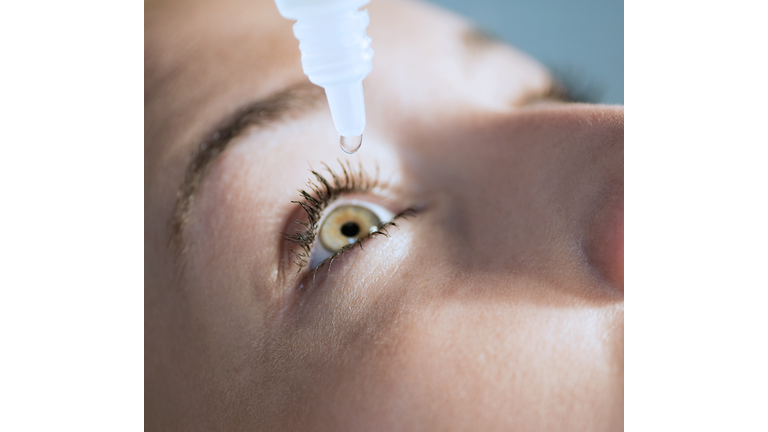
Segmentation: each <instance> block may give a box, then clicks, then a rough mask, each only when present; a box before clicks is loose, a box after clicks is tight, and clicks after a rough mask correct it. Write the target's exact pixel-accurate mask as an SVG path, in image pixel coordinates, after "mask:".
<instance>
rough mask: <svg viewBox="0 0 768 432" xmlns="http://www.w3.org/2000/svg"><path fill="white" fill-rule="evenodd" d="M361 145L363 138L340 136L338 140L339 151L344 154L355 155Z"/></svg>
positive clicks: (360, 136) (359, 136)
mask: <svg viewBox="0 0 768 432" xmlns="http://www.w3.org/2000/svg"><path fill="white" fill-rule="evenodd" d="M362 144H363V136H362V135H358V136H349V137H345V136H342V137H341V138H339V145H340V146H341V150H342V151H344V153H346V154H355V153H357V151H358V150H360V145H362Z"/></svg>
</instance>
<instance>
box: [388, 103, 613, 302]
mask: <svg viewBox="0 0 768 432" xmlns="http://www.w3.org/2000/svg"><path fill="white" fill-rule="evenodd" d="M623 120H624V111H623V107H615V106H594V105H558V106H547V107H541V108H530V109H523V110H519V111H516V112H514V113H511V114H510V113H506V114H488V115H483V116H476V117H474V118H466V119H462V120H458V121H456V122H454V123H453V124H452V125H451V127H450V128H444V127H443V128H440V127H425V128H423V129H422V130H420V131H419V133H417V134H414V135H413V136H411V137H410V138H409V140H408V142H407V143H406V145H404V147H403V160H404V161H405V163H406V167H407V170H408V175H409V176H413V179H414V180H413V181H414V182H416V183H418V184H420V185H422V186H423V188H424V196H426V197H429V198H428V199H427V201H428V203H429V204H428V205H427V207H428V208H429V209H430V210H429V213H430V215H429V217H430V218H434V220H433V221H432V223H435V224H439V225H440V226H441V227H442V228H443V229H444V230H445V232H447V233H450V235H449V236H445V238H444V240H443V244H441V247H442V248H446V249H448V250H450V251H452V252H451V253H452V254H455V255H457V256H461V261H462V262H463V263H464V265H465V266H466V267H465V268H472V269H475V270H482V271H485V272H516V273H520V272H523V273H526V272H527V273H538V274H539V275H541V276H542V277H548V278H551V277H553V275H555V277H557V275H561V276H563V277H565V275H573V274H574V273H578V274H582V275H587V276H588V277H594V278H596V279H599V280H600V281H601V282H604V283H606V284H609V285H613V286H615V287H618V288H622V287H623V253H622V254H621V259H620V260H619V259H618V257H617V256H616V255H617V254H618V252H619V251H623V177H624V170H623V145H624V132H623V123H624V121H623ZM617 221H622V222H621V233H620V234H619V233H618V228H617V223H618V222H617ZM619 241H620V244H619ZM609 243H610V244H609ZM619 266H620V267H621V271H620V272H619V269H618V267H619ZM619 279H621V280H619ZM619 285H620V286H619Z"/></svg>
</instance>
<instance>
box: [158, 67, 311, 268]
mask: <svg viewBox="0 0 768 432" xmlns="http://www.w3.org/2000/svg"><path fill="white" fill-rule="evenodd" d="M324 100H325V92H324V90H323V88H322V87H318V86H316V85H314V84H311V83H309V82H302V83H299V84H294V85H291V86H289V87H286V88H284V89H282V90H280V91H278V92H276V93H273V94H272V95H270V96H267V97H266V98H264V99H261V100H257V101H255V102H250V103H248V104H246V105H245V106H242V107H240V108H239V109H237V110H236V111H235V112H234V113H233V114H230V115H229V116H227V117H225V118H224V119H223V120H221V121H220V122H219V123H218V125H219V126H218V127H214V128H212V129H213V131H212V132H209V133H207V134H206V135H204V136H203V137H201V138H200V139H198V142H200V144H199V145H198V146H197V148H196V150H195V151H194V153H193V154H192V157H191V158H190V163H189V164H188V165H187V168H186V174H185V176H184V181H183V183H182V184H181V187H180V188H179V190H178V192H177V193H176V204H175V205H174V209H173V215H172V216H171V222H170V223H171V235H170V237H169V239H168V245H169V247H170V248H171V249H172V251H173V252H174V257H175V258H177V259H178V257H179V256H180V255H182V254H183V253H184V246H183V244H184V242H183V232H184V228H185V227H186V225H187V224H188V223H189V209H190V208H191V206H192V202H193V201H194V198H195V193H196V192H197V190H198V189H199V188H200V184H201V183H202V181H203V179H204V178H205V176H206V174H207V173H208V170H209V168H210V166H211V164H212V163H213V162H214V161H215V160H217V159H218V157H219V156H220V155H221V154H222V153H223V152H224V150H226V148H227V146H228V145H229V144H230V143H231V142H232V141H233V140H234V139H235V138H237V137H239V136H241V135H242V134H243V133H244V132H246V131H248V130H252V128H253V127H259V128H264V127H267V126H268V125H273V124H275V123H278V122H281V121H284V120H287V119H291V118H293V119H295V118H297V117H298V116H300V115H302V114H305V113H307V112H309V111H311V110H314V109H317V108H319V107H320V106H321V102H322V101H324Z"/></svg>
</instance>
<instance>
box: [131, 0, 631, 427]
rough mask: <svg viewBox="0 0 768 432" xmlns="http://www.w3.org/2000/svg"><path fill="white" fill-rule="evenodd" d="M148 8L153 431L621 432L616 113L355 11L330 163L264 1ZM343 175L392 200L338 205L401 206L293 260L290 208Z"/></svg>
mask: <svg viewBox="0 0 768 432" xmlns="http://www.w3.org/2000/svg"><path fill="white" fill-rule="evenodd" d="M145 9H146V11H145V89H146V96H145V401H146V402H145V416H146V421H145V423H146V426H147V429H148V430H185V431H188V430H392V429H404V430H469V429H471V430H537V431H539V430H557V431H560V430H591V431H594V430H617V429H621V428H622V424H623V322H624V318H623V252H622V251H623V240H622V239H623V108H622V107H617V106H595V105H585V104H572V103H562V102H557V101H552V100H549V99H550V98H548V97H547V94H549V93H548V91H547V89H548V88H550V84H551V79H550V77H549V74H548V73H547V71H546V70H545V69H544V68H542V67H541V66H540V65H539V64H537V63H536V62H534V61H533V60H531V59H530V58H528V57H526V56H525V55H523V54H521V53H520V52H518V51H516V50H514V49H513V48H511V47H507V46H503V45H500V44H497V43H494V42H490V41H488V40H486V39H483V38H482V37H479V36H477V34H476V33H475V32H473V31H472V30H471V27H470V26H469V25H468V24H467V23H466V22H465V21H463V20H462V19H460V18H458V17H455V16H453V15H450V14H448V13H446V12H443V11H441V10H438V9H436V8H434V7H432V6H429V5H426V4H421V3H411V2H402V1H383V0H374V1H373V3H371V4H370V5H369V7H368V9H369V13H370V17H371V24H370V27H369V28H368V34H369V35H370V36H371V38H372V39H373V44H372V47H373V48H374V49H375V51H376V54H375V56H374V59H373V62H374V68H373V72H371V74H370V75H369V76H368V77H367V78H366V79H365V81H364V88H365V98H366V110H367V115H368V126H367V128H366V131H365V134H364V141H363V147H362V149H361V150H360V152H359V153H358V154H356V155H354V156H347V155H345V154H343V153H342V152H341V150H340V149H339V147H338V136H337V135H336V131H335V130H334V128H333V123H332V121H331V117H330V112H329V110H328V108H327V104H325V102H324V101H323V99H322V97H323V94H322V91H319V92H318V91H317V89H314V88H313V87H312V86H311V85H309V84H308V81H307V78H306V77H305V76H304V75H303V73H302V70H301V64H300V53H299V50H298V42H297V41H296V40H295V39H294V37H293V34H292V31H291V25H292V22H290V21H288V20H285V19H283V18H282V17H280V16H279V15H278V13H277V10H276V7H275V5H274V3H273V2H272V1H271V0H267V1H257V0H247V1H246V0H243V1H240V0H226V1H158V2H150V3H148V4H146V6H145ZM286 89H288V90H286ZM254 104H255V105H254ZM244 106H250V107H252V110H251V111H250V114H249V115H246V116H245V119H244V120H243V119H241V121H240V123H238V122H237V121H236V120H233V119H235V118H237V116H238V113H240V114H242V113H243V112H246V113H248V111H243V109H242V107H244ZM245 126H248V127H245ZM216 131H218V135H215V134H216ZM233 131H235V132H237V134H235V133H234V132H233ZM230 138H231V139H230ZM202 143H204V144H203V145H201V144H202ZM337 159H339V160H341V161H342V162H343V163H346V161H350V162H351V164H352V166H353V167H356V166H357V164H358V163H359V164H361V165H362V167H363V169H364V170H365V171H366V172H367V173H369V175H370V176H371V177H373V176H374V174H375V172H376V170H377V167H378V172H379V175H378V178H379V179H381V180H382V182H384V181H386V183H388V186H387V187H386V188H384V189H381V190H379V189H375V190H369V191H363V190H357V191H350V192H349V193H346V194H344V196H342V197H341V198H340V200H348V201H349V200H356V202H358V203H359V204H360V205H361V206H364V207H365V206H368V205H370V204H375V205H378V206H381V207H382V208H385V209H387V210H389V211H390V212H391V213H393V214H396V213H399V212H400V211H403V210H406V209H413V213H412V215H411V216H410V217H408V218H401V219H398V220H397V221H396V222H397V223H398V225H399V227H398V228H395V227H390V228H389V229H388V232H389V234H390V237H389V238H387V237H384V236H378V237H375V238H371V239H369V240H366V241H365V242H364V243H363V244H362V246H363V248H362V249H360V248H354V249H351V250H349V251H347V252H345V253H344V254H343V255H341V256H338V257H336V258H335V259H334V262H333V264H332V265H325V266H321V267H318V268H317V269H316V270H315V271H312V269H310V268H309V267H310V266H304V267H303V268H300V267H299V266H297V265H296V264H294V263H293V262H292V259H291V253H290V251H291V250H297V246H296V245H295V244H293V243H291V242H288V241H286V240H285V239H284V237H283V234H282V233H283V232H288V233H295V232H296V231H295V229H296V227H299V228H301V227H300V226H298V225H296V224H293V223H292V222H291V221H292V220H293V219H300V220H302V219H303V220H307V219H306V214H305V213H303V210H302V208H301V207H300V206H299V205H298V204H295V203H291V201H298V200H301V197H300V196H299V194H298V192H297V189H300V188H303V187H304V185H305V183H306V181H307V180H308V179H310V178H313V176H312V174H310V172H309V171H308V169H309V167H313V168H314V169H316V170H320V171H322V170H323V166H322V164H323V163H324V162H325V163H327V164H328V165H329V166H330V167H331V168H332V169H334V170H335V171H337V172H338V171H339V163H338V162H337ZM190 164H191V165H190ZM355 169H356V168H355ZM321 174H323V175H325V176H326V177H328V178H330V176H328V175H327V174H325V173H324V172H321ZM337 202H338V201H337ZM326 212H327V211H326ZM299 250H300V249H299ZM326 264H327V263H326Z"/></svg>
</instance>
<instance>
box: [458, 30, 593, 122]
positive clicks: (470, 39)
mask: <svg viewBox="0 0 768 432" xmlns="http://www.w3.org/2000/svg"><path fill="white" fill-rule="evenodd" d="M461 41H462V42H463V43H464V46H465V47H466V48H467V50H469V51H470V52H475V53H479V52H483V51H484V50H486V49H488V48H491V47H494V46H499V45H508V44H507V43H506V42H505V41H504V40H503V39H501V38H500V37H499V36H497V35H496V34H494V33H493V32H491V31H490V30H487V29H485V28H481V27H476V26H471V27H468V28H466V29H464V31H462V32H461ZM547 71H548V72H549V78H550V81H549V83H548V84H547V86H546V87H545V88H544V89H542V90H536V91H534V92H531V93H530V94H528V95H526V96H525V97H524V98H523V99H522V101H521V102H520V106H521V107H524V106H528V105H532V104H534V103H537V102H544V101H551V102H563V103H572V102H593V100H592V99H594V98H593V97H592V94H593V93H595V92H594V91H593V89H592V88H586V89H585V90H584V91H574V90H573V85H571V83H568V81H571V80H568V79H564V77H563V74H562V73H559V72H558V71H555V70H551V69H550V68H547ZM585 87H586V86H585Z"/></svg>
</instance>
